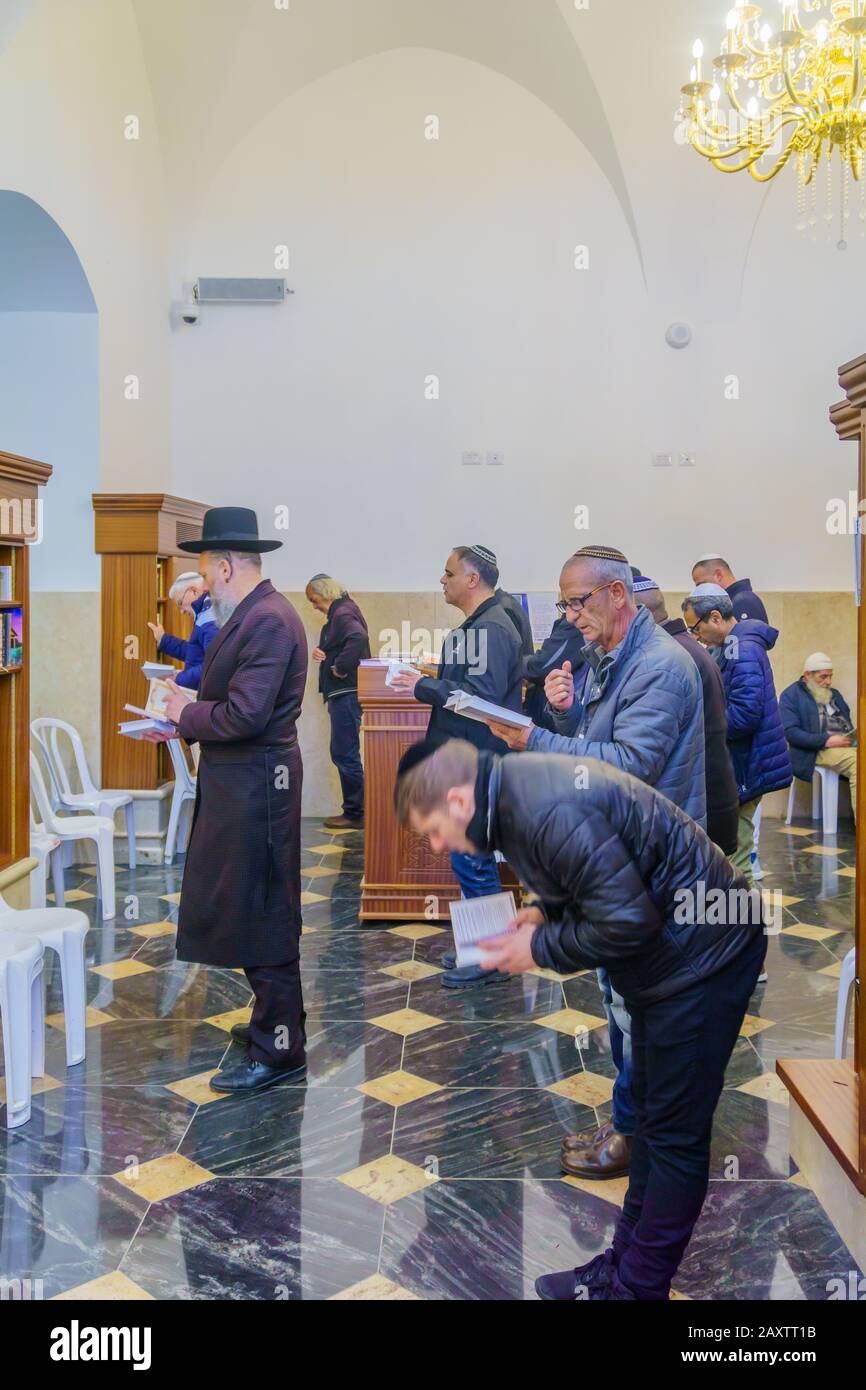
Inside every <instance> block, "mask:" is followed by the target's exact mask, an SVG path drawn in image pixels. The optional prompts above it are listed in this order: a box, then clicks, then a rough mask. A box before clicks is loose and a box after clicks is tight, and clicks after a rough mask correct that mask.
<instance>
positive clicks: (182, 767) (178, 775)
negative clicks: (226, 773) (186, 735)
mask: <svg viewBox="0 0 866 1390" xmlns="http://www.w3.org/2000/svg"><path fill="white" fill-rule="evenodd" d="M165 746H166V748H167V749H168V751H169V754H170V756H171V761H172V763H173V764H174V790H173V791H172V794H171V810H170V811H169V813H168V830H167V831H166V835H165V854H164V862H165V863H166V864H172V863H174V856H175V851H176V848H177V839H178V835H177V832H178V826H179V825H180V817H181V813H182V811H183V808H184V806H185V805H186V803H187V802H190V803H192V802H194V801H195V778H194V777H193V775H192V773H191V772H190V770H189V764H188V763H187V760H186V758H185V756H184V751H183V748H182V747H181V741H180V739H179V738H170V739H167V740H166V744H165ZM191 819H192V809H190V812H189V815H188V817H187V823H186V833H185V836H184V841H183V843H184V846H186V844H187V842H188V841H189V826H190V821H191Z"/></svg>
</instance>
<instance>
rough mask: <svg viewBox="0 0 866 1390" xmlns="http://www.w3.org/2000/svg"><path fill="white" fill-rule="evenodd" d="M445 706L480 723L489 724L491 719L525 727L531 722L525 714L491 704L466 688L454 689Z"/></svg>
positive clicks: (512, 725) (519, 727)
mask: <svg viewBox="0 0 866 1390" xmlns="http://www.w3.org/2000/svg"><path fill="white" fill-rule="evenodd" d="M445 708H446V709H450V710H453V711H454V713H455V714H462V715H463V717H464V718H465V719H477V720H478V722H479V723H481V724H489V723H490V721H491V720H493V721H494V723H496V724H508V725H509V726H510V727H511V728H512V729H526V728H528V727H529V725H530V724H531V723H532V720H531V719H529V718H528V717H527V716H526V715H525V714H518V713H517V712H516V711H515V710H513V709H504V708H503V707H502V705H494V704H491V702H490V701H489V700H482V699H481V698H480V696H478V695H470V693H469V691H468V690H455V691H454V692H453V694H451V695H449V696H448V699H447V700H446V701H445Z"/></svg>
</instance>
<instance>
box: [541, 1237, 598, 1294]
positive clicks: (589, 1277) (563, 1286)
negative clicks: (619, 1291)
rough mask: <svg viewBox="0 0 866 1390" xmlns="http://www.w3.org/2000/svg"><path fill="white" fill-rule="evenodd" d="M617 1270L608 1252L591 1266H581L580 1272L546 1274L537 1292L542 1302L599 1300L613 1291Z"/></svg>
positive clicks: (570, 1270) (569, 1271)
mask: <svg viewBox="0 0 866 1390" xmlns="http://www.w3.org/2000/svg"><path fill="white" fill-rule="evenodd" d="M613 1269H614V1266H613V1251H612V1250H604V1251H602V1253H601V1254H600V1255H596V1256H595V1257H594V1258H593V1259H591V1260H590V1261H589V1263H588V1264H585V1265H578V1267H577V1269H566V1270H563V1271H562V1273H561V1274H542V1275H541V1277H540V1278H539V1279H536V1281H535V1292H536V1293H537V1294H538V1297H539V1298H543V1299H547V1300H554V1301H556V1302H559V1303H573V1302H575V1301H580V1300H581V1299H584V1300H585V1299H591V1298H598V1297H599V1295H600V1294H601V1293H602V1292H603V1291H605V1290H607V1289H609V1287H610V1285H611V1282H612V1277H613Z"/></svg>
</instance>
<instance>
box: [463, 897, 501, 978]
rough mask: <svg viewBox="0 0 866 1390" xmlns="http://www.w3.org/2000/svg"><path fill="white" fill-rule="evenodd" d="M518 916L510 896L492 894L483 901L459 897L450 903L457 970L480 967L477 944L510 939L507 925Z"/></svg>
mask: <svg viewBox="0 0 866 1390" xmlns="http://www.w3.org/2000/svg"><path fill="white" fill-rule="evenodd" d="M516 916H517V908H516V907H515V905H514V894H513V893H491V894H490V895H489V896H488V897H485V898H459V899H458V900H457V901H456V902H453V903H452V904H451V929H452V931H453V932H454V945H455V946H456V947H457V967H458V969H462V967H463V966H464V965H480V964H481V960H482V957H483V955H484V952H483V951H482V950H481V948H480V947H479V946H478V944H477V943H478V942H479V941H488V940H490V938H491V937H494V936H512V935H513V934H514V930H515V929H514V927H512V926H510V925H509V924H510V923H511V922H513V921H514V918H515V917H516Z"/></svg>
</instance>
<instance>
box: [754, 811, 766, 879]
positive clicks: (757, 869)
mask: <svg viewBox="0 0 866 1390" xmlns="http://www.w3.org/2000/svg"><path fill="white" fill-rule="evenodd" d="M752 824H753V825H754V827H755V831H754V834H753V836H752V878H753V879H754V880H755V882H756V883H758V882H760V880H761V879H762V878H763V877H764V870H763V869H762V868H761V861H760V859H759V858H758V841H759V840H760V838H761V803H760V801H759V802H758V805H757V807H756V809H755V819H754V821H753V822H752Z"/></svg>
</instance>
